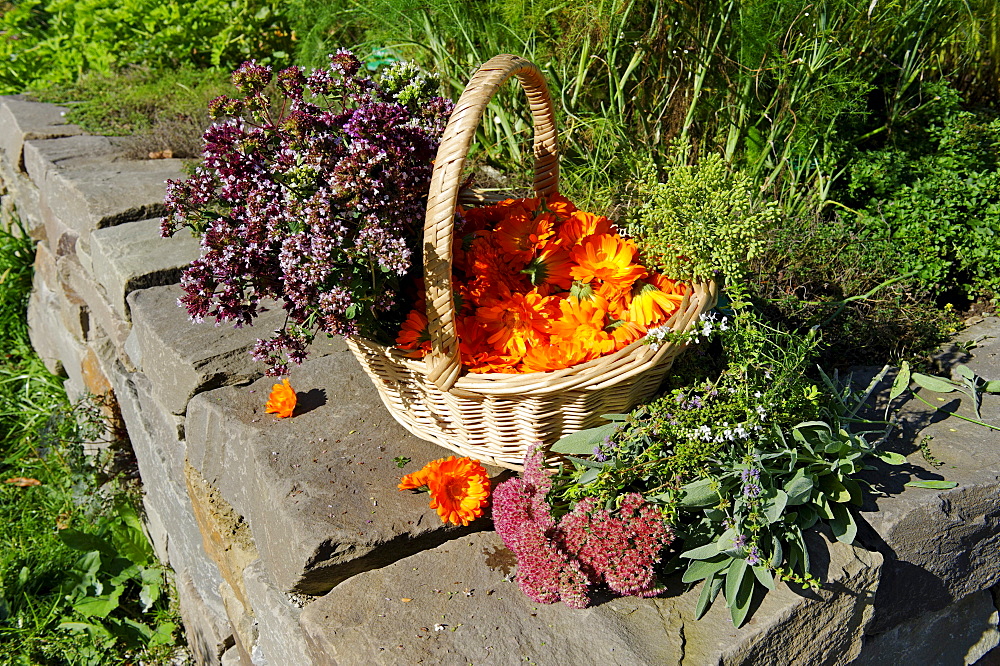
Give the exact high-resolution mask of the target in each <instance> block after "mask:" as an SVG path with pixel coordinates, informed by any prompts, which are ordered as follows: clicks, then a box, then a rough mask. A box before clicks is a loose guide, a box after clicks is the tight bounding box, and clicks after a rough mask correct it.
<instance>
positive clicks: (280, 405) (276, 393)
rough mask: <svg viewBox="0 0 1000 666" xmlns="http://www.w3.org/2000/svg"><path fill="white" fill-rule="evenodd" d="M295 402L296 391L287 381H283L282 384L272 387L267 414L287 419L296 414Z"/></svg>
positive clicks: (268, 398)
mask: <svg viewBox="0 0 1000 666" xmlns="http://www.w3.org/2000/svg"><path fill="white" fill-rule="evenodd" d="M295 400H296V398H295V389H293V388H292V387H291V385H290V384H289V383H288V380H287V379H283V380H281V384H275V385H274V386H273V387H271V395H269V396H268V397H267V405H266V408H267V413H268V414H276V415H277V416H278V418H279V419H284V418H287V417H289V416H291V415H292V414H293V413H294V412H295Z"/></svg>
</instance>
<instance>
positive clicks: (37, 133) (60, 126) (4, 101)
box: [0, 95, 83, 171]
mask: <svg viewBox="0 0 1000 666" xmlns="http://www.w3.org/2000/svg"><path fill="white" fill-rule="evenodd" d="M68 111H69V109H67V108H66V107H63V106H56V105H55V104H40V103H38V102H29V101H26V100H25V99H24V98H23V97H21V96H20V95H8V96H0V127H2V128H3V132H0V152H2V153H3V155H4V157H5V158H6V161H7V162H8V163H9V164H10V165H11V166H12V167H13V168H14V169H16V170H20V171H24V158H23V152H22V151H23V148H24V143H25V142H26V141H31V140H33V139H53V138H56V137H64V136H75V135H77V134H83V130H82V129H80V128H79V127H77V126H76V125H70V124H67V123H66V113H67V112H68Z"/></svg>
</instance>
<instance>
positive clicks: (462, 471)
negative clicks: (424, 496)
mask: <svg viewBox="0 0 1000 666" xmlns="http://www.w3.org/2000/svg"><path fill="white" fill-rule="evenodd" d="M415 484H419V485H415ZM422 486H427V488H428V489H429V490H430V494H431V508H432V509H437V513H438V515H439V516H440V517H441V520H442V521H444V522H446V523H452V524H454V525H468V524H469V523H470V522H472V521H473V520H475V519H476V518H478V517H479V516H481V515H483V507H485V506H486V504H487V503H488V502H489V496H490V478H489V476H488V475H487V474H486V468H485V467H483V466H482V464H480V463H479V462H478V461H476V460H473V459H472V458H456V457H455V456H448V457H447V458H441V459H439V460H432V461H431V462H429V463H427V464H426V465H424V467H423V469H421V470H419V471H417V472H414V473H413V474H407V475H406V476H404V477H403V479H402V481H401V483H400V484H399V489H400V490H406V489H407V488H419V487H422Z"/></svg>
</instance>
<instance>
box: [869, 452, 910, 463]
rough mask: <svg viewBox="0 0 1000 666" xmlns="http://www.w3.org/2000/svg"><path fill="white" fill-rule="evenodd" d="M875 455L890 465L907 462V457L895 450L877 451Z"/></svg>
mask: <svg viewBox="0 0 1000 666" xmlns="http://www.w3.org/2000/svg"><path fill="white" fill-rule="evenodd" d="M875 456H876V457H877V458H879V459H880V460H883V461H885V462H887V463H889V464H890V465H902V464H903V463H905V462H906V457H905V456H903V455H901V454H899V453H896V452H895V451H876V452H875Z"/></svg>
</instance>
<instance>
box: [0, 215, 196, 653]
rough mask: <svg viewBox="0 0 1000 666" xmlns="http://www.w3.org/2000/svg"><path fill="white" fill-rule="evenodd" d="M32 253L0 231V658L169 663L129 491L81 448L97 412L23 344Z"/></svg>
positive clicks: (163, 608) (164, 623) (164, 604)
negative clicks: (73, 399)
mask: <svg viewBox="0 0 1000 666" xmlns="http://www.w3.org/2000/svg"><path fill="white" fill-rule="evenodd" d="M15 228H17V225H16V223H15ZM33 255H34V252H33V248H32V243H31V241H30V239H28V238H27V237H26V235H24V234H23V230H20V231H19V233H18V234H10V233H7V232H0V275H2V276H3V280H4V284H3V288H0V313H2V315H3V317H2V319H0V321H2V328H0V344H2V346H3V348H4V350H5V354H4V355H3V356H2V357H0V481H3V482H2V483H0V512H2V513H3V516H4V519H3V520H2V521H0V662H2V663H5V664H7V663H10V664H15V663H17V664H43V663H44V664H49V663H58V664H120V663H126V662H130V661H131V662H135V661H137V660H139V659H141V660H142V661H144V662H145V663H149V664H165V663H169V661H170V659H171V654H172V653H173V652H174V651H175V648H176V645H177V640H178V633H179V632H178V626H179V624H178V621H177V620H176V610H175V609H173V608H172V607H171V605H170V604H171V602H170V596H169V595H168V594H166V592H167V589H168V584H167V581H166V580H165V579H164V577H163V569H162V568H161V567H159V565H158V564H156V562H155V560H154V558H152V551H151V549H150V546H149V542H148V540H147V538H146V536H145V534H144V533H143V531H142V528H141V524H140V523H139V520H138V516H137V514H136V511H135V509H134V508H133V507H134V504H133V503H134V501H135V500H136V498H135V495H134V491H132V490H130V489H129V487H128V486H127V485H126V484H124V483H123V482H122V481H121V480H119V477H118V476H114V475H110V476H109V474H107V473H105V472H104V471H103V470H104V469H107V467H105V466H100V467H98V466H95V465H94V462H95V461H94V460H92V459H87V458H85V457H84V455H83V449H82V442H83V441H94V439H95V437H96V436H97V435H98V434H99V433H103V432H105V431H106V430H107V423H106V416H105V415H104V413H103V412H102V410H101V407H100V405H98V404H93V405H90V404H79V405H75V406H71V405H70V404H69V403H68V401H67V400H66V394H65V392H64V391H63V389H62V383H61V381H60V380H59V379H58V378H57V377H54V376H52V375H51V374H49V372H48V371H47V370H46V369H45V366H44V365H43V364H42V362H41V360H40V359H39V358H38V357H37V356H36V355H35V354H34V352H33V351H32V350H31V347H30V342H29V340H28V334H27V325H26V322H25V312H24V306H25V302H26V299H27V295H28V291H29V289H30V285H31V263H32V260H33ZM133 465H134V463H133ZM83 526H86V527H83ZM74 632H79V633H74Z"/></svg>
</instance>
